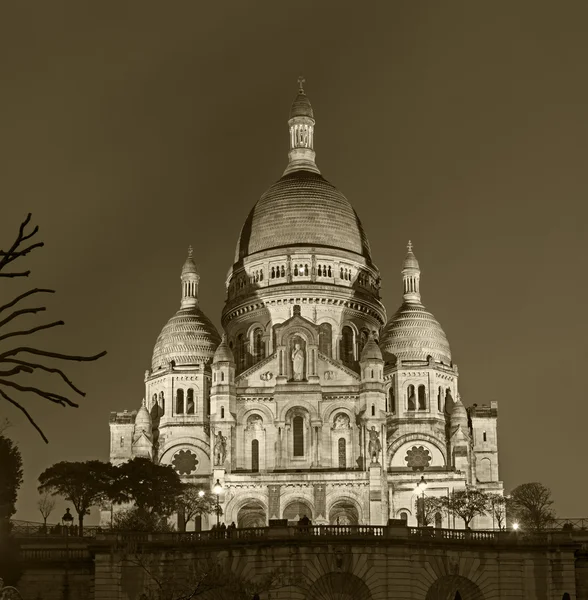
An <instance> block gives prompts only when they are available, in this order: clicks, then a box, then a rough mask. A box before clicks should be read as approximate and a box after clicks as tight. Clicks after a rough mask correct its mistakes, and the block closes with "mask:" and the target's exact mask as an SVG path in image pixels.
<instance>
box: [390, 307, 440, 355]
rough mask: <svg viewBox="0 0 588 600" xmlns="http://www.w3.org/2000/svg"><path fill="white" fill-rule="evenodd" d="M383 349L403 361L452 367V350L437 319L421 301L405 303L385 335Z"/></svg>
mask: <svg viewBox="0 0 588 600" xmlns="http://www.w3.org/2000/svg"><path fill="white" fill-rule="evenodd" d="M380 347H381V348H382V350H383V351H384V352H387V353H390V354H394V355H395V356H396V357H397V358H399V359H401V360H428V357H429V356H432V357H433V358H434V359H435V360H436V361H437V362H442V363H444V364H446V365H450V364H451V350H450V348H449V342H448V341H447V337H446V336H445V332H444V331H443V329H442V328H441V325H439V323H438V321H437V319H435V317H434V316H433V315H432V314H431V313H430V312H429V311H428V310H426V309H425V307H424V306H423V305H422V304H421V303H420V302H419V303H416V302H404V303H403V304H402V306H401V307H400V308H399V309H398V311H396V314H394V315H393V316H392V317H391V318H390V320H389V321H388V323H387V324H386V327H385V328H384V331H383V332H382V337H381V342H380Z"/></svg>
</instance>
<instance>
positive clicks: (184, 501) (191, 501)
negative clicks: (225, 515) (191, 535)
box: [176, 483, 216, 531]
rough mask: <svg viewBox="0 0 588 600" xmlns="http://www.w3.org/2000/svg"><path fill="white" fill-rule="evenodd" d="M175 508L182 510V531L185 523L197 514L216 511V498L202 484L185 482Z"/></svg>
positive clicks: (184, 528) (207, 513)
mask: <svg viewBox="0 0 588 600" xmlns="http://www.w3.org/2000/svg"><path fill="white" fill-rule="evenodd" d="M176 508H177V509H178V510H179V511H181V512H182V514H183V516H184V518H183V527H182V529H183V531H185V530H186V523H189V522H190V521H191V520H192V519H193V518H194V517H196V516H198V515H209V514H212V513H214V512H216V498H215V497H214V496H213V495H212V494H211V493H210V492H209V491H207V490H205V489H204V488H203V487H202V486H199V485H195V484H192V483H187V484H185V485H184V489H183V491H182V495H181V496H180V497H179V498H178V502H177V506H176Z"/></svg>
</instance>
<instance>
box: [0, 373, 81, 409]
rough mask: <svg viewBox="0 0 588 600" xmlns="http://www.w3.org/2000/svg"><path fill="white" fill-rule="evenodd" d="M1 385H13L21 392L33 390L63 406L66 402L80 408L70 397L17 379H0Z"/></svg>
mask: <svg viewBox="0 0 588 600" xmlns="http://www.w3.org/2000/svg"><path fill="white" fill-rule="evenodd" d="M0 385H6V386H8V387H12V388H14V389H15V390H18V391H19V392H32V393H33V394H37V395H38V396H41V397H42V398H46V399H47V400H51V402H55V404H61V406H65V405H66V404H67V405H69V406H73V407H74V408H78V406H79V404H76V403H75V402H73V401H72V400H70V399H69V398H66V397H65V396H62V395H61V394H54V393H53V392H46V391H45V390H41V389H39V388H35V387H29V386H24V385H20V384H19V383H16V382H15V381H9V380H8V379H0Z"/></svg>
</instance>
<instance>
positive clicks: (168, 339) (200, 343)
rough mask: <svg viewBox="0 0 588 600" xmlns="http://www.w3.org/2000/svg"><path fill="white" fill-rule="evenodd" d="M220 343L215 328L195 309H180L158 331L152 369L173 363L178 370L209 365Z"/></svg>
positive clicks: (194, 307)
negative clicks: (184, 367) (184, 366)
mask: <svg viewBox="0 0 588 600" xmlns="http://www.w3.org/2000/svg"><path fill="white" fill-rule="evenodd" d="M220 341H221V340H220V335H219V334H218V331H217V330H216V328H215V326H214V325H213V324H212V323H211V322H210V319H209V318H208V317H207V316H206V315H205V314H204V313H203V312H202V311H201V310H200V309H199V308H198V307H197V306H190V307H188V308H181V309H180V310H179V311H178V312H177V313H176V314H175V315H174V316H173V317H172V318H171V319H170V320H169V321H168V322H167V323H166V325H165V327H164V328H163V329H162V330H161V333H160V334H159V337H158V338H157V342H155V348H154V349H153V358H152V360H151V368H152V369H153V370H154V371H155V370H156V369H159V368H160V367H164V368H165V367H167V366H168V364H169V363H170V362H171V361H172V360H173V361H174V362H175V364H176V365H178V366H180V365H196V364H199V363H208V362H210V360H211V359H212V357H213V356H214V351H215V350H216V348H217V346H218V345H219V343H220Z"/></svg>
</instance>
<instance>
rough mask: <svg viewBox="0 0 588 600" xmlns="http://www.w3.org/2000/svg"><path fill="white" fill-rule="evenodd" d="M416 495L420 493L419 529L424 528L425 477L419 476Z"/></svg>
mask: <svg viewBox="0 0 588 600" xmlns="http://www.w3.org/2000/svg"><path fill="white" fill-rule="evenodd" d="M416 489H417V493H418V492H420V493H421V510H420V513H421V518H420V522H421V524H420V527H424V526H425V490H426V489H427V482H426V481H425V476H424V475H421V480H420V481H419V482H418V483H417V486H416Z"/></svg>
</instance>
